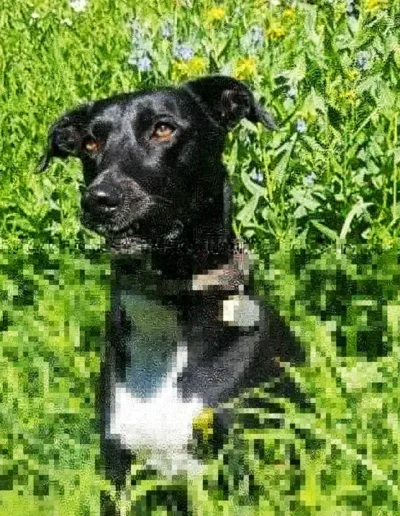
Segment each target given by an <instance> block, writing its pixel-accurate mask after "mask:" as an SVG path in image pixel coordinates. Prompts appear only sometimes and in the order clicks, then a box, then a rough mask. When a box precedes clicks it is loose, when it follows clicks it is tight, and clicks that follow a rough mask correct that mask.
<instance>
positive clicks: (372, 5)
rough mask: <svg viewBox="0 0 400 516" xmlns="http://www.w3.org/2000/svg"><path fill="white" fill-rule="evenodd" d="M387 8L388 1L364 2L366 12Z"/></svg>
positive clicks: (366, 0)
mask: <svg viewBox="0 0 400 516" xmlns="http://www.w3.org/2000/svg"><path fill="white" fill-rule="evenodd" d="M387 7H388V0H365V8H366V9H367V10H368V11H372V10H373V9H386V8H387Z"/></svg>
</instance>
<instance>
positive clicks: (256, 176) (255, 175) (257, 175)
mask: <svg viewBox="0 0 400 516" xmlns="http://www.w3.org/2000/svg"><path fill="white" fill-rule="evenodd" d="M250 178H251V179H252V180H253V181H254V182H255V183H262V182H263V181H264V174H263V173H262V172H260V171H259V170H253V171H252V173H251V174H250Z"/></svg>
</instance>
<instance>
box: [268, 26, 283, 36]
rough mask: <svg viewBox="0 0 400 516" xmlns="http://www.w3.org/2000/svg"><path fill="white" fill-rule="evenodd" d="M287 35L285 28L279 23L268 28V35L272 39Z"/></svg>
mask: <svg viewBox="0 0 400 516" xmlns="http://www.w3.org/2000/svg"><path fill="white" fill-rule="evenodd" d="M284 35H285V29H284V28H283V27H281V26H279V25H275V26H272V27H270V28H269V29H268V30H267V37H268V38H271V39H278V38H283V36H284Z"/></svg>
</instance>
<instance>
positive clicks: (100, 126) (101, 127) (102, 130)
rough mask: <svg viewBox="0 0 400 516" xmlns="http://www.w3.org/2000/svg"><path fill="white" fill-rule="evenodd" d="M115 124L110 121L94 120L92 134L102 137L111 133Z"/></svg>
mask: <svg viewBox="0 0 400 516" xmlns="http://www.w3.org/2000/svg"><path fill="white" fill-rule="evenodd" d="M112 127H113V122H112V120H110V119H100V120H94V121H93V124H92V128H91V129H92V133H93V134H94V135H95V136H97V135H99V136H102V135H104V134H106V133H108V132H110V131H111V129H112Z"/></svg>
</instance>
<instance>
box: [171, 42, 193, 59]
mask: <svg viewBox="0 0 400 516" xmlns="http://www.w3.org/2000/svg"><path fill="white" fill-rule="evenodd" d="M174 54H175V57H178V58H179V59H182V60H183V61H189V59H192V57H193V56H194V52H193V49H192V48H191V47H190V46H189V45H185V44H182V45H177V46H176V47H175V51H174Z"/></svg>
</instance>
